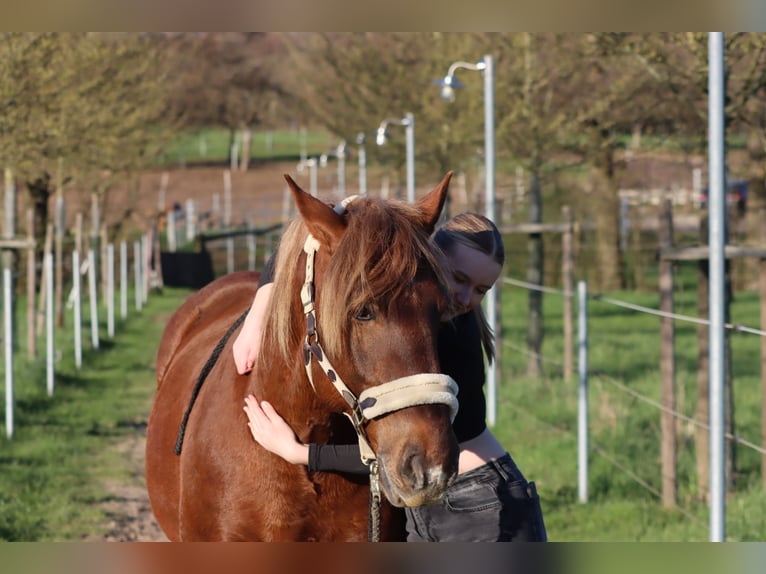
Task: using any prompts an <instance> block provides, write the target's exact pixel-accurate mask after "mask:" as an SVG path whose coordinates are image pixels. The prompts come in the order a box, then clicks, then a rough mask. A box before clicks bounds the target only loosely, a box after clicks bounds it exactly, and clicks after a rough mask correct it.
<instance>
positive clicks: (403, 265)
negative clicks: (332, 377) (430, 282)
mask: <svg viewBox="0 0 766 574" xmlns="http://www.w3.org/2000/svg"><path fill="white" fill-rule="evenodd" d="M347 210H348V216H347V217H348V226H347V228H346V232H345V234H344V235H343V239H342V240H341V242H340V244H339V245H338V247H337V249H336V251H335V253H334V254H333V256H332V258H331V260H330V263H329V265H328V267H327V269H326V270H325V276H324V281H323V283H322V287H321V297H320V298H319V310H318V322H319V325H320V327H321V334H322V338H323V341H324V342H323V345H324V346H325V350H326V351H327V352H328V353H329V354H331V355H337V354H339V353H340V352H342V347H343V345H342V342H343V340H344V339H345V338H346V336H347V333H348V326H349V319H350V318H351V317H352V316H353V315H355V314H357V313H358V312H359V311H360V310H361V309H362V308H363V307H365V306H368V305H374V306H376V307H379V308H386V307H389V306H390V305H391V304H392V303H393V302H395V301H396V300H397V299H398V298H400V297H402V296H403V295H404V294H405V293H406V291H407V290H409V289H411V288H412V286H413V282H414V281H415V280H416V276H418V273H419V272H422V271H427V272H428V273H427V274H428V275H429V276H431V277H435V278H436V280H441V275H440V274H439V269H440V266H439V264H438V260H437V255H436V254H437V251H436V250H435V249H434V248H433V246H432V244H431V243H430V241H429V238H428V235H427V233H426V231H425V230H424V229H423V228H422V227H421V226H420V224H419V223H417V221H418V220H419V217H420V214H419V212H418V211H417V210H416V208H415V207H414V206H412V205H410V204H406V203H403V202H393V201H384V200H381V199H375V198H364V199H357V200H354V201H353V202H351V204H350V205H349V206H348V207H347ZM418 279H419V277H418Z"/></svg>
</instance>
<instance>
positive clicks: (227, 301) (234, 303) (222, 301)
mask: <svg viewBox="0 0 766 574" xmlns="http://www.w3.org/2000/svg"><path fill="white" fill-rule="evenodd" d="M260 275H261V274H260V273H259V272H256V271H240V272H237V273H231V274H229V275H224V276H223V277H221V278H219V279H216V280H215V281H213V282H211V283H208V284H207V285H206V286H205V287H203V288H202V289H200V290H199V291H197V292H195V293H193V294H192V295H190V296H189V297H188V298H187V299H186V300H185V301H184V302H183V304H182V305H181V306H180V307H179V308H178V309H177V310H176V312H175V313H174V314H173V315H172V317H171V318H170V321H168V324H167V326H166V327H165V331H164V332H163V334H162V340H161V341H160V346H159V349H158V350H157V362H156V364H157V385H158V386H160V385H162V382H163V380H164V379H165V374H166V373H167V370H168V366H169V365H170V363H171V362H172V360H173V358H174V357H175V356H176V355H177V353H178V351H179V349H180V348H181V346H182V345H185V344H193V342H194V341H195V333H196V332H199V331H202V330H205V329H209V328H210V327H211V325H212V323H214V322H222V323H226V322H228V325H231V324H232V323H234V321H236V320H237V318H238V317H239V315H240V314H242V313H244V312H245V311H247V310H248V309H249V308H250V304H251V303H252V302H253V297H254V296H255V291H256V289H257V288H258V279H259V278H260ZM225 332H226V331H225V329H224V331H223V332H221V333H220V336H223V334H224V333H225ZM211 351H212V349H211Z"/></svg>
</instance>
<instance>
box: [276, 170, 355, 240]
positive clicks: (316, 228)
mask: <svg viewBox="0 0 766 574" xmlns="http://www.w3.org/2000/svg"><path fill="white" fill-rule="evenodd" d="M284 177H285V181H287V185H289V186H290V191H291V192H292V194H293V200H294V201H295V205H296V207H297V208H298V212H299V213H300V214H301V218H302V219H303V223H305V224H306V227H307V228H308V230H309V233H311V235H313V236H314V237H315V238H316V240H317V241H319V243H320V244H322V245H324V246H326V247H328V248H330V249H332V248H334V247H335V246H336V245H337V244H338V242H339V241H340V238H341V237H342V236H343V233H344V232H345V231H346V220H345V219H344V218H343V217H342V216H341V215H338V214H337V213H336V212H335V211H334V210H333V208H332V207H330V206H329V205H327V204H326V203H324V202H323V201H321V200H319V199H317V198H316V197H314V196H313V195H311V194H310V193H306V192H305V191H303V190H302V189H301V188H300V186H299V185H298V184H297V183H295V181H294V180H293V178H291V177H290V176H289V175H287V174H285V176H284Z"/></svg>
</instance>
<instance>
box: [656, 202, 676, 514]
mask: <svg viewBox="0 0 766 574" xmlns="http://www.w3.org/2000/svg"><path fill="white" fill-rule="evenodd" d="M659 217H660V220H659V243H660V249H667V248H669V247H671V246H672V244H673V208H672V206H671V203H670V200H668V199H666V200H665V201H663V202H662V204H660V213H659ZM659 267H660V277H659V291H660V311H662V312H663V313H673V262H672V261H671V260H669V259H665V258H660V266H659ZM674 355H675V326H674V323H673V319H671V318H670V317H662V318H661V319H660V376H661V379H662V383H661V385H662V406H663V407H664V408H665V409H666V410H663V411H662V414H661V415H660V416H661V420H660V427H661V429H662V448H661V451H662V503H663V505H665V506H666V507H672V506H675V505H676V486H677V483H676V460H677V452H676V424H675V415H674V414H673V413H674V412H675V410H676V382H675V356H674Z"/></svg>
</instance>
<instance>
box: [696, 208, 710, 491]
mask: <svg viewBox="0 0 766 574" xmlns="http://www.w3.org/2000/svg"><path fill="white" fill-rule="evenodd" d="M699 241H700V244H701V245H707V243H708V220H707V216H706V215H705V216H703V217H702V218H701V219H700V232H699ZM697 265H698V279H697V316H698V317H699V318H700V319H708V318H709V317H710V281H709V280H710V267H709V264H708V260H707V258H705V259H700V260H699V262H698V264H697ZM708 329H709V327H708V326H707V325H698V326H697V412H696V414H695V416H694V418H695V420H697V421H699V423H700V427H698V428H697V429H696V431H695V441H694V444H695V448H696V450H697V485H698V489H699V490H698V495H699V496H700V497H701V498H702V499H703V500H709V494H710V431H709V429H708V428H707V426H708V425H709V423H710V345H709V337H708Z"/></svg>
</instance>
